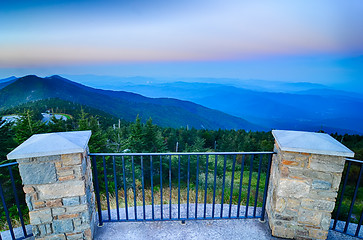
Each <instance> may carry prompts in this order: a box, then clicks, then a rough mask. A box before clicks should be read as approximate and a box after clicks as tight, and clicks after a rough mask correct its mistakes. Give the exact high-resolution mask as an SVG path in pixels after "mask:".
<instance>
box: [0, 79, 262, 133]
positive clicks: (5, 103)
mask: <svg viewBox="0 0 363 240" xmlns="http://www.w3.org/2000/svg"><path fill="white" fill-rule="evenodd" d="M51 98H58V99H62V100H66V101H71V102H75V103H80V104H84V105H88V106H90V107H93V108H96V109H101V110H103V111H105V112H107V113H110V114H113V115H114V116H117V117H119V118H121V119H124V120H126V121H134V120H135V118H136V116H137V115H139V116H140V117H141V118H142V119H143V120H144V121H146V120H147V119H148V118H150V117H151V118H152V119H153V122H154V123H155V124H158V125H160V126H168V127H182V126H184V127H186V126H189V127H195V128H197V129H200V128H206V129H219V128H222V129H246V130H264V128H263V127H260V126H257V125H255V124H252V123H250V122H248V121H246V120H244V119H241V118H238V117H235V116H231V115H228V114H226V113H223V112H220V111H217V110H213V109H209V108H206V107H204V106H201V105H198V104H195V103H192V102H188V101H182V100H178V99H171V98H148V97H144V96H142V95H139V94H135V93H130V92H125V91H109V90H101V89H96V88H91V87H87V86H85V85H82V84H79V83H75V82H72V81H70V80H68V79H65V78H62V77H60V76H51V77H46V78H40V77H37V76H34V75H29V76H25V77H22V78H18V79H16V80H15V81H14V82H12V83H11V84H9V85H7V86H6V87H4V88H3V89H0V110H4V109H7V108H12V107H15V106H17V105H19V104H22V103H26V102H30V101H36V100H43V99H51Z"/></svg>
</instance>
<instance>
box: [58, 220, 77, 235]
mask: <svg viewBox="0 0 363 240" xmlns="http://www.w3.org/2000/svg"><path fill="white" fill-rule="evenodd" d="M73 229H74V228H73V222H72V220H71V219H64V220H54V221H53V231H54V233H66V232H72V231H73Z"/></svg>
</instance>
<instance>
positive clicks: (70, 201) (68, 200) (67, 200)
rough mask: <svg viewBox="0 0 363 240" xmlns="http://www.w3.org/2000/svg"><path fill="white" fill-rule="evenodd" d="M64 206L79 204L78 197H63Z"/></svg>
mask: <svg viewBox="0 0 363 240" xmlns="http://www.w3.org/2000/svg"><path fill="white" fill-rule="evenodd" d="M63 205H64V206H76V205H79V197H69V198H63Z"/></svg>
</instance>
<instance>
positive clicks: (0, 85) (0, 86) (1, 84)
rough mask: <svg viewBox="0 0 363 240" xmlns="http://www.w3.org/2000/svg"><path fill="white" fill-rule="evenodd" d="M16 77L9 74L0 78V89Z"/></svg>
mask: <svg viewBox="0 0 363 240" xmlns="http://www.w3.org/2000/svg"><path fill="white" fill-rule="evenodd" d="M16 79H17V78H16V77H15V76H11V77H8V78H4V79H0V89H2V88H4V87H6V86H7V85H9V84H11V83H13V82H15V80H16Z"/></svg>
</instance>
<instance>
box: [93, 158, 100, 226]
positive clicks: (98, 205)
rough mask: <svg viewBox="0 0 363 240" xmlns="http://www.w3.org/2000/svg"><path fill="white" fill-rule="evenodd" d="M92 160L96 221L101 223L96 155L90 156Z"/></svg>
mask: <svg viewBox="0 0 363 240" xmlns="http://www.w3.org/2000/svg"><path fill="white" fill-rule="evenodd" d="M92 162H93V175H94V176H95V185H96V189H95V190H96V199H97V211H98V221H99V225H100V226H102V225H103V221H102V209H101V200H100V187H99V183H98V173H97V163H96V156H93V157H92Z"/></svg>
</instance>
